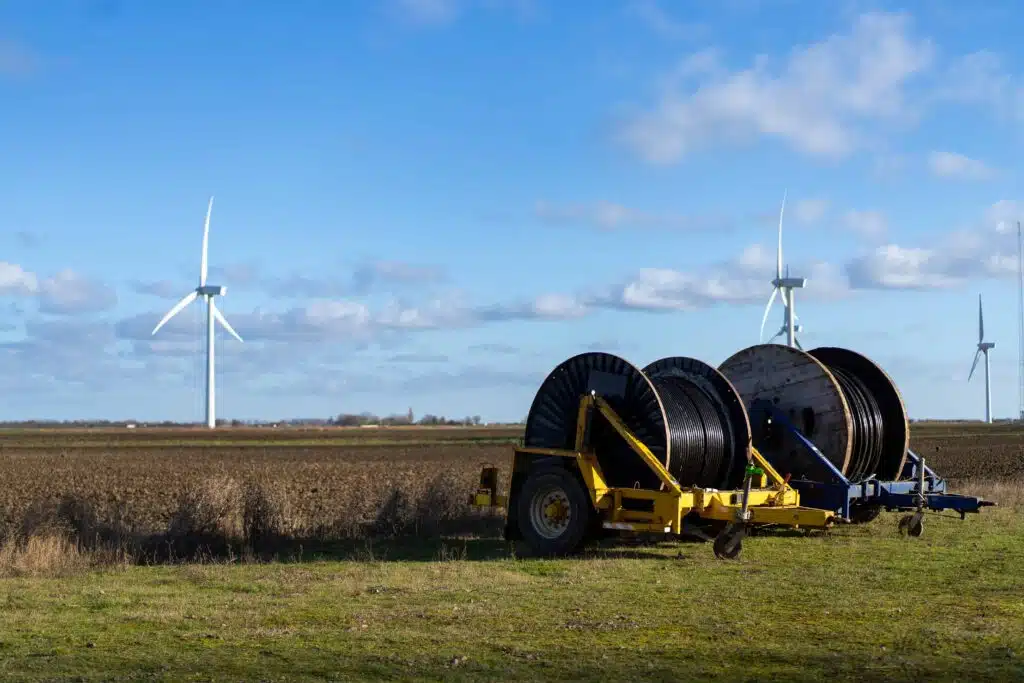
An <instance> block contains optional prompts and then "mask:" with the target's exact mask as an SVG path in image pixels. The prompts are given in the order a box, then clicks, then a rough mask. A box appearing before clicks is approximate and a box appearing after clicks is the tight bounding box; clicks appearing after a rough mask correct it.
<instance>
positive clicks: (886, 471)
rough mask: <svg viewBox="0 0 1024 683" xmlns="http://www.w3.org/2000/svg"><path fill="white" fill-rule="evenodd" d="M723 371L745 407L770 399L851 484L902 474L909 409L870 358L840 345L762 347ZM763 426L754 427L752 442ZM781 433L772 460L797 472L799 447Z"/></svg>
mask: <svg viewBox="0 0 1024 683" xmlns="http://www.w3.org/2000/svg"><path fill="white" fill-rule="evenodd" d="M718 369H719V370H720V371H721V372H722V374H723V375H725V376H726V377H727V378H728V379H729V381H730V382H732V384H733V386H734V387H735V389H736V391H738V392H739V394H740V396H741V397H742V400H743V403H744V405H745V406H746V407H747V409H748V410H749V409H750V407H751V406H752V405H753V404H754V402H755V401H759V400H763V401H767V402H769V403H771V404H772V405H773V406H774V407H775V409H776V410H779V411H781V412H782V413H784V414H785V415H786V417H787V418H788V419H789V420H790V421H791V422H793V424H794V425H795V426H796V427H797V428H798V429H799V430H800V431H801V432H802V433H803V435H804V436H806V437H807V438H808V439H810V440H811V441H812V442H813V443H814V445H815V446H816V447H817V448H818V450H820V451H821V453H822V455H824V456H825V457H826V458H827V459H828V460H829V461H830V462H831V463H832V464H833V465H834V466H835V467H836V469H838V470H839V471H840V472H841V473H842V474H843V475H844V476H846V477H847V478H848V479H850V480H851V481H863V480H865V479H869V478H874V479H879V480H883V481H891V480H895V479H898V478H899V476H900V474H901V473H902V471H903V467H904V464H905V463H906V458H907V450H908V448H909V446H910V429H909V424H908V421H907V412H906V407H905V406H904V403H903V398H902V396H901V395H900V392H899V389H898V388H897V387H896V385H895V383H893V381H892V379H891V378H890V377H889V375H888V374H886V372H885V371H884V370H882V368H880V367H879V366H878V365H876V364H875V363H874V362H873V361H871V360H870V359H868V358H867V357H865V356H863V355H861V354H859V353H856V352H854V351H850V350H849V349H843V348H837V347H820V348H816V349H813V350H811V351H806V352H805V351H801V350H799V349H794V348H791V347H789V346H783V345H779V344H758V345H755V346H751V347H748V348H746V349H743V350H741V351H738V352H737V353H735V354H733V355H732V356H730V357H729V358H728V359H726V360H725V362H723V363H722V364H721V365H720V366H719V368H718ZM764 428H765V427H764V425H763V424H758V423H755V424H752V430H753V435H754V443H755V445H756V444H758V443H759V442H760V441H761V438H762V437H763V435H764ZM776 438H778V439H779V441H778V443H775V444H774V445H773V447H772V449H771V454H770V455H771V456H772V457H771V458H770V459H771V460H772V461H773V463H772V464H773V465H774V466H775V468H776V469H777V470H779V471H780V473H782V474H784V475H785V474H791V475H793V476H800V475H801V474H802V472H801V467H802V466H801V464H800V463H801V462H802V461H803V460H802V458H801V451H802V450H803V447H802V445H801V444H799V443H798V442H797V441H796V439H795V437H793V436H792V435H790V434H788V433H783V434H781V435H778V436H777V437H776ZM759 447H760V446H759ZM766 455H767V454H766Z"/></svg>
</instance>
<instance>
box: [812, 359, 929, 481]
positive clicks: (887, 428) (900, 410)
mask: <svg viewBox="0 0 1024 683" xmlns="http://www.w3.org/2000/svg"><path fill="white" fill-rule="evenodd" d="M808 353H809V354H810V355H812V356H814V357H815V358H817V359H818V360H819V361H821V362H822V363H824V364H825V365H826V366H827V367H829V368H840V369H843V370H846V371H847V372H849V373H851V374H853V375H855V376H856V377H857V378H858V379H860V381H861V382H863V383H864V385H865V386H866V387H867V388H868V390H869V391H870V392H871V395H872V397H873V398H874V400H875V402H876V403H877V405H878V409H879V412H880V413H881V416H882V422H883V431H882V453H881V458H880V462H879V463H878V466H877V469H878V471H877V472H873V473H872V472H865V473H864V474H874V475H875V477H876V478H877V479H880V480H882V481H895V480H897V479H899V477H900V475H901V474H902V473H903V467H904V465H905V464H906V462H907V451H908V450H909V449H910V424H909V421H908V419H907V408H906V404H905V403H904V402H903V395H902V394H901V393H900V390H899V388H898V387H897V386H896V383H895V382H894V381H893V380H892V377H890V376H889V374H888V373H887V372H886V371H885V370H883V369H882V368H881V366H879V365H878V364H877V363H875V362H874V361H872V360H871V359H869V358H868V357H867V356H864V355H862V354H859V353H857V352H856V351H851V350H849V349H844V348H839V347H834V346H822V347H818V348H816V349H812V350H810V351H808Z"/></svg>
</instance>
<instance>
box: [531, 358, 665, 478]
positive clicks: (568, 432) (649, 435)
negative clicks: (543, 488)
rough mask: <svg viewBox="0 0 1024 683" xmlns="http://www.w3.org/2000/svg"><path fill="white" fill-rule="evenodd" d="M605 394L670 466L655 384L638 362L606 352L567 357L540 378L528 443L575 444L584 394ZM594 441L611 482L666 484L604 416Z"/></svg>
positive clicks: (593, 430) (537, 445)
mask: <svg viewBox="0 0 1024 683" xmlns="http://www.w3.org/2000/svg"><path fill="white" fill-rule="evenodd" d="M592 390H593V391H595V392H597V393H598V394H600V395H601V396H602V397H603V398H604V399H605V400H607V401H608V403H609V405H611V407H612V408H613V409H614V410H615V412H616V413H617V414H618V416H619V417H620V418H621V419H622V421H623V422H624V423H625V424H626V426H627V427H629V429H630V430H631V431H632V432H633V434H635V435H636V436H637V438H639V439H640V440H641V441H642V442H643V443H644V444H645V445H646V446H647V448H648V449H650V451H651V453H652V454H653V455H654V457H656V458H657V459H658V460H659V461H661V463H662V465H664V466H665V468H666V469H668V470H669V471H670V472H671V471H672V466H671V465H672V463H671V454H670V453H669V448H668V443H669V431H668V420H667V418H666V417H665V408H664V406H663V405H662V402H661V398H660V397H659V396H658V392H657V391H656V390H655V388H654V385H653V384H651V381H650V380H649V379H648V378H647V376H646V375H645V374H644V373H643V372H641V371H640V370H639V369H638V368H637V367H636V366H634V365H632V364H631V363H630V362H629V361H626V360H624V359H622V358H620V357H618V356H615V355H613V354H610V353H603V352H589V353H581V354H579V355H576V356H573V357H572V358H569V359H568V360H565V361H563V362H562V363H560V364H559V365H558V366H557V367H555V369H554V370H552V371H551V373H550V374H548V376H547V378H546V379H545V380H544V382H542V383H541V385H540V388H539V389H538V390H537V394H536V395H535V396H534V399H533V404H532V405H531V406H530V412H529V415H528V417H527V418H526V429H525V432H524V437H523V444H524V445H525V446H526V447H533V448H557V449H562V450H572V449H573V448H574V447H575V441H576V422H577V417H578V414H579V406H580V399H581V398H582V397H583V396H585V395H586V394H589V393H590V392H591V391H592ZM590 428H591V433H590V443H591V446H592V447H593V449H594V454H595V456H596V458H597V461H598V463H599V464H600V466H601V470H602V472H603V474H604V478H605V481H606V482H607V483H608V485H609V486H613V487H625V488H631V487H634V486H639V487H640V488H645V489H661V488H662V487H663V484H662V482H661V481H660V480H659V479H658V477H657V475H655V474H654V472H653V471H651V469H650V468H649V467H647V465H646V464H645V463H644V462H643V461H642V460H641V459H640V458H638V457H637V455H636V453H634V452H633V451H632V449H630V447H629V446H628V445H627V444H626V442H625V441H624V440H623V439H622V438H621V437H620V436H619V435H618V433H616V432H615V430H614V429H613V428H612V427H611V425H609V424H608V423H607V422H606V421H605V420H603V419H600V418H598V419H595V420H592V421H591V423H590Z"/></svg>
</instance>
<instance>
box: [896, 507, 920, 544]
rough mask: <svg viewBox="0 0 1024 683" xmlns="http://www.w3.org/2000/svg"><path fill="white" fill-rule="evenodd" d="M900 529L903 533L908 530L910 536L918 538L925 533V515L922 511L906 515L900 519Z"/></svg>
mask: <svg viewBox="0 0 1024 683" xmlns="http://www.w3.org/2000/svg"><path fill="white" fill-rule="evenodd" d="M899 531H900V533H901V534H902V533H904V532H906V534H907V535H908V536H913V537H915V538H917V537H918V536H920V535H921V534H922V533H924V515H923V514H922V513H921V512H915V513H914V514H912V515H906V516H905V517H903V518H902V519H901V520H900V523H899Z"/></svg>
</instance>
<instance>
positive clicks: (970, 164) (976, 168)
mask: <svg viewBox="0 0 1024 683" xmlns="http://www.w3.org/2000/svg"><path fill="white" fill-rule="evenodd" d="M928 168H929V170H930V171H931V172H932V174H933V175H936V176H938V177H940V178H957V179H961V180H988V179H989V178H992V177H993V176H994V175H995V171H994V170H993V169H992V168H990V167H989V166H987V165H986V164H985V163H984V162H981V161H978V160H977V159H971V158H970V157H966V156H964V155H963V154H957V153H955V152H932V153H931V154H929V155H928Z"/></svg>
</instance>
